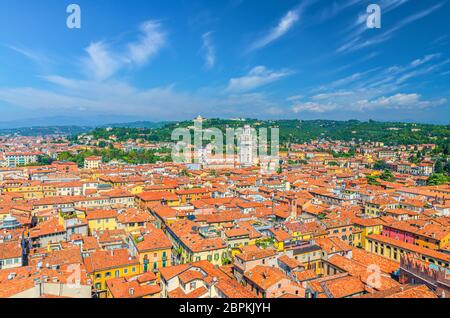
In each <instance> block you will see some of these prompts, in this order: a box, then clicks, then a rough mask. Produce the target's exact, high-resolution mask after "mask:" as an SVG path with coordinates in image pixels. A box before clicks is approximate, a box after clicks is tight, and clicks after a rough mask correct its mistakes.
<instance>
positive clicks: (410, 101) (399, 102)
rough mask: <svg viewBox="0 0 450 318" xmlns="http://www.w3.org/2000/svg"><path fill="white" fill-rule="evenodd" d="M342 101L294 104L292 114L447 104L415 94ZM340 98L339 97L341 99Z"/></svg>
mask: <svg viewBox="0 0 450 318" xmlns="http://www.w3.org/2000/svg"><path fill="white" fill-rule="evenodd" d="M342 96H347V97H349V98H345V99H342V100H339V99H336V97H339V96H332V94H330V96H328V97H326V98H323V100H321V101H306V102H296V103H294V104H293V105H292V108H291V109H292V112H294V113H296V114H298V113H302V112H311V113H325V112H330V111H336V110H341V111H343V110H345V111H353V112H366V111H373V110H380V109H384V110H387V109H391V110H393V109H394V110H401V109H425V108H430V107H435V106H440V105H443V104H446V103H447V99H445V98H440V99H437V100H424V99H422V96H421V95H420V94H417V93H411V94H405V93H397V94H394V95H389V96H381V97H378V98H372V99H361V98H359V94H356V93H350V94H346V95H342ZM342 96H341V97H342Z"/></svg>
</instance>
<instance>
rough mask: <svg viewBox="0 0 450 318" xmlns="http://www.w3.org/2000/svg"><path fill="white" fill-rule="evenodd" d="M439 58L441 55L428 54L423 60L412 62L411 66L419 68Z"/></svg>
mask: <svg viewBox="0 0 450 318" xmlns="http://www.w3.org/2000/svg"><path fill="white" fill-rule="evenodd" d="M439 56H441V55H440V54H428V55H425V56H424V57H423V58H422V59H416V60H414V61H412V62H411V65H412V66H414V67H417V66H420V65H422V64H425V63H427V62H429V61H431V60H433V59H435V58H438V57H439Z"/></svg>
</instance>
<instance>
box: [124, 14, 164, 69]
mask: <svg viewBox="0 0 450 318" xmlns="http://www.w3.org/2000/svg"><path fill="white" fill-rule="evenodd" d="M140 29H141V32H142V35H141V37H140V39H139V41H137V42H135V43H130V44H129V45H128V58H129V59H130V60H131V61H132V62H133V63H136V64H138V65H142V64H145V63H147V62H148V60H149V59H150V58H152V57H153V56H155V55H156V54H157V53H158V52H159V51H160V50H161V49H162V48H163V47H164V46H165V45H166V32H165V31H163V30H162V27H161V24H160V23H159V22H157V21H146V22H144V23H143V24H142V25H141V28H140Z"/></svg>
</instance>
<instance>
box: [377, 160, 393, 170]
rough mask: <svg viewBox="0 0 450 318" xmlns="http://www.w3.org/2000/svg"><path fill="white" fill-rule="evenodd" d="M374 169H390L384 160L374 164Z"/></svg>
mask: <svg viewBox="0 0 450 318" xmlns="http://www.w3.org/2000/svg"><path fill="white" fill-rule="evenodd" d="M373 168H374V169H375V170H387V169H389V165H388V164H387V162H386V161H384V160H378V161H377V162H375V163H374V165H373Z"/></svg>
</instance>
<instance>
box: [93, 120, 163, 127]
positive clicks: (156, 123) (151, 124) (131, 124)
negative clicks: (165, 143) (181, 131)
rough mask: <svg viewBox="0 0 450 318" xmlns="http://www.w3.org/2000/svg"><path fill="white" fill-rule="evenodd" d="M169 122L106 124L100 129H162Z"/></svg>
mask: <svg viewBox="0 0 450 318" xmlns="http://www.w3.org/2000/svg"><path fill="white" fill-rule="evenodd" d="M168 123H169V122H152V121H135V122H130V123H117V124H106V125H102V126H100V127H99V128H107V127H112V128H161V127H164V125H166V124H168Z"/></svg>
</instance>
